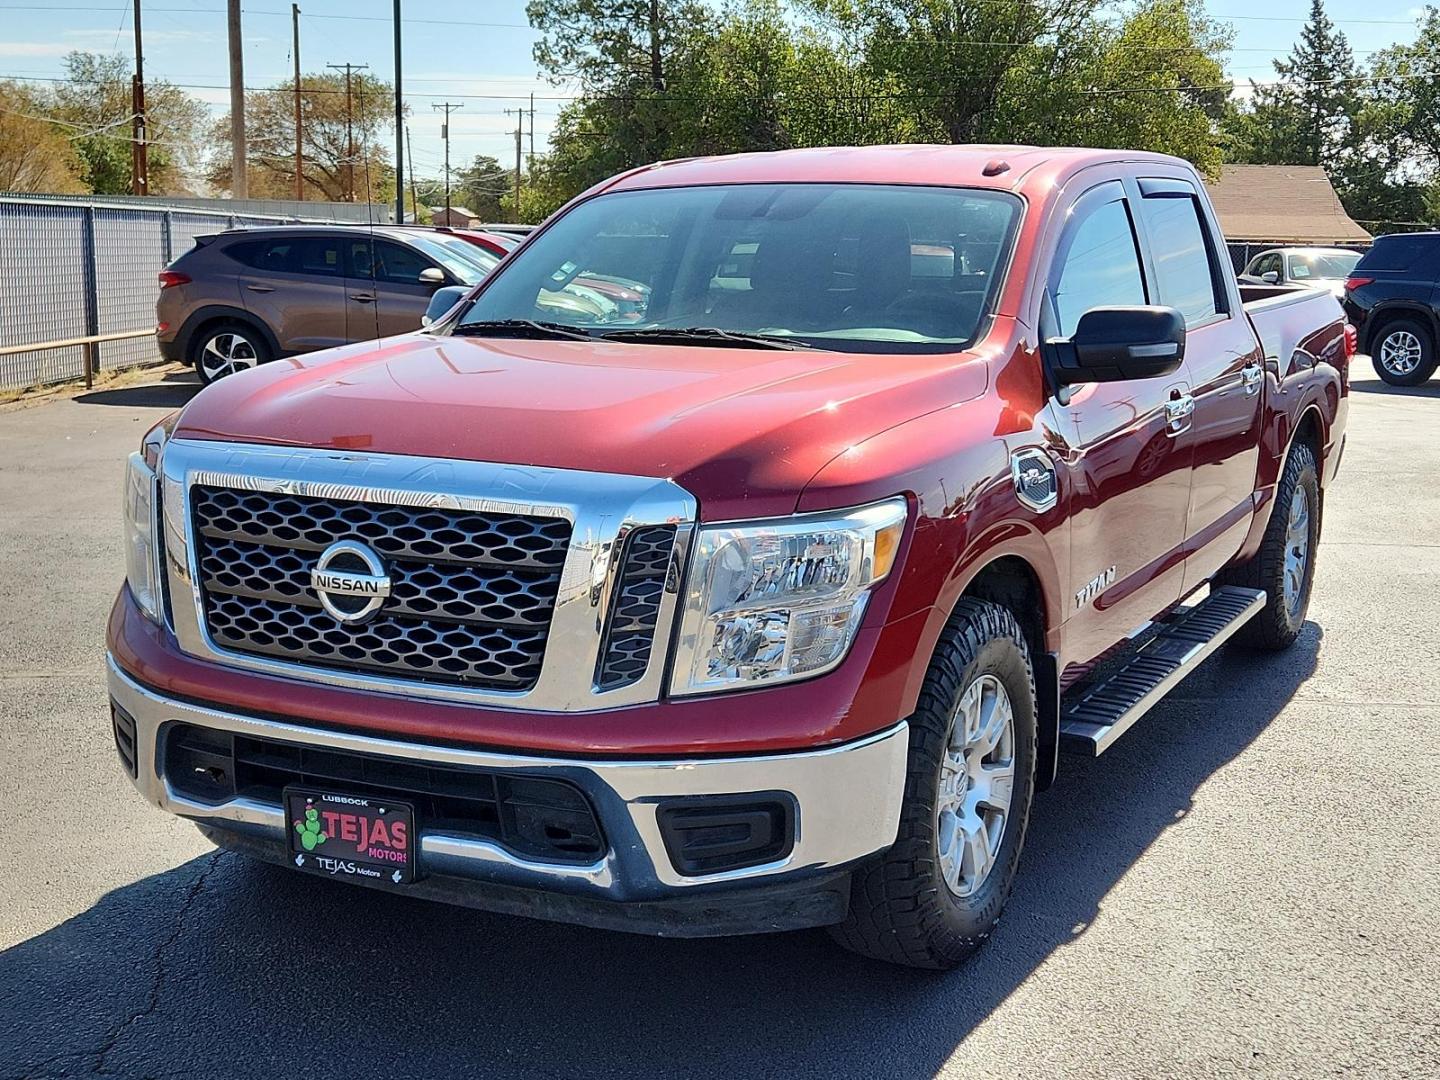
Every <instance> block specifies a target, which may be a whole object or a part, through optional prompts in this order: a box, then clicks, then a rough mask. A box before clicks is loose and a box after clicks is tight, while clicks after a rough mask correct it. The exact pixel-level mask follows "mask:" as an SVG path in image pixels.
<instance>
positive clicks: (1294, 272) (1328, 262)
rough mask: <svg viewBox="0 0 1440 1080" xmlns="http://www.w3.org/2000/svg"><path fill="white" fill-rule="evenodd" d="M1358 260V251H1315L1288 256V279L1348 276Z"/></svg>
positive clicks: (1302, 279) (1303, 279)
mask: <svg viewBox="0 0 1440 1080" xmlns="http://www.w3.org/2000/svg"><path fill="white" fill-rule="evenodd" d="M1359 261H1360V253H1359V252H1358V251H1334V252H1329V251H1327V252H1323V253H1322V252H1316V253H1313V254H1305V255H1291V256H1290V279H1291V280H1292V281H1305V280H1308V279H1309V278H1343V277H1349V276H1350V271H1351V270H1354V269H1355V264H1356V263H1357V262H1359Z"/></svg>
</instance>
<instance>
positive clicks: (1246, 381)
mask: <svg viewBox="0 0 1440 1080" xmlns="http://www.w3.org/2000/svg"><path fill="white" fill-rule="evenodd" d="M1264 378H1265V369H1264V368H1262V367H1261V366H1260V365H1259V364H1257V363H1255V362H1253V361H1252V362H1251V363H1248V364H1246V365H1245V366H1244V367H1243V368H1241V369H1240V385H1241V386H1243V387H1244V388H1245V393H1247V394H1258V393H1259V392H1260V383H1261V381H1262V380H1263V379H1264Z"/></svg>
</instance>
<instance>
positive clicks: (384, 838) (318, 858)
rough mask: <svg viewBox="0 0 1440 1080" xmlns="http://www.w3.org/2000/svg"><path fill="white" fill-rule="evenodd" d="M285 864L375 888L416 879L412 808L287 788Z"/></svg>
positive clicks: (356, 796)
mask: <svg viewBox="0 0 1440 1080" xmlns="http://www.w3.org/2000/svg"><path fill="white" fill-rule="evenodd" d="M283 798H284V804H285V819H286V821H287V822H288V823H289V828H288V830H287V833H286V835H287V836H288V837H289V838H290V840H289V846H290V861H291V862H293V863H294V864H295V865H296V866H297V867H299V868H300V869H301V870H307V871H309V872H310V873H313V874H324V875H325V876H326V877H338V878H350V879H352V880H360V881H365V882H372V883H374V884H378V885H385V886H395V885H405V884H408V883H409V882H411V881H413V880H415V861H416V860H415V848H416V845H417V843H418V841H417V840H416V834H415V808H414V806H412V805H411V804H410V803H408V802H401V801H398V800H396V799H389V798H378V797H375V796H370V795H360V794H354V795H350V794H342V793H340V792H335V791H319V790H316V789H314V788H309V789H306V788H295V787H288V788H286V789H285V793H284V796H283Z"/></svg>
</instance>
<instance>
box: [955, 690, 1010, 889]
mask: <svg viewBox="0 0 1440 1080" xmlns="http://www.w3.org/2000/svg"><path fill="white" fill-rule="evenodd" d="M1014 790H1015V713H1014V709H1013V708H1012V707H1011V704H1010V695H1009V694H1008V693H1006V691H1005V685H1004V684H1003V683H1002V682H1001V681H1000V680H999V679H998V678H996V677H995V676H994V675H980V676H978V677H977V678H976V679H975V681H974V682H972V683H971V684H970V685H969V686H968V687H966V688H965V692H964V693H963V694H961V695H960V702H959V704H958V706H957V707H956V709H955V715H954V717H953V718H952V719H951V722H950V736H949V739H948V740H947V743H946V747H945V755H944V757H943V758H942V759H941V761H940V790H939V795H938V798H937V799H936V837H937V847H938V849H939V854H940V873H941V876H942V877H944V879H945V884H946V886H947V887H948V888H949V890H950V891H951V892H952V893H954V894H955V895H956V896H957V897H961V898H964V897H968V896H973V895H974V894H975V892H976V891H977V890H978V889H979V888H980V887H981V886H982V885H984V884H985V879H986V878H987V877H988V876H989V874H990V871H991V869H992V868H993V867H994V865H995V862H996V860H997V859H998V857H999V854H1000V845H1001V843H1002V842H1003V841H1004V839H1005V825H1006V822H1007V821H1008V820H1009V817H1010V803H1011V799H1012V796H1013V794H1014Z"/></svg>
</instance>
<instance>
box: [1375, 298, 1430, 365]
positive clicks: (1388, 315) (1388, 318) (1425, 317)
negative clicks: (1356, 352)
mask: <svg viewBox="0 0 1440 1080" xmlns="http://www.w3.org/2000/svg"><path fill="white" fill-rule="evenodd" d="M1397 319H1414V320H1415V321H1416V322H1418V323H1420V325H1421V326H1423V327H1425V329H1427V330H1429V331H1430V345H1431V347H1432V348H1433V347H1440V316H1437V315H1436V313H1435V312H1434V310H1432V309H1431V308H1429V307H1427V306H1426V305H1425V304H1422V303H1419V302H1418V301H1415V300H1392V301H1388V302H1384V303H1381V304H1377V305H1376V306H1375V307H1374V308H1372V309H1371V311H1370V317H1369V318H1368V319H1366V320H1365V338H1364V341H1363V342H1362V344H1363V346H1364V351H1365V352H1366V353H1372V352H1374V349H1375V340H1376V338H1378V337H1379V336H1380V332H1381V331H1382V330H1384V329H1385V327H1386V326H1388V325H1389V324H1390V323H1392V322H1395V321H1396V320H1397Z"/></svg>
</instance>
